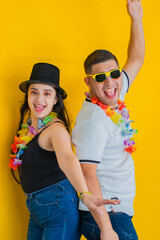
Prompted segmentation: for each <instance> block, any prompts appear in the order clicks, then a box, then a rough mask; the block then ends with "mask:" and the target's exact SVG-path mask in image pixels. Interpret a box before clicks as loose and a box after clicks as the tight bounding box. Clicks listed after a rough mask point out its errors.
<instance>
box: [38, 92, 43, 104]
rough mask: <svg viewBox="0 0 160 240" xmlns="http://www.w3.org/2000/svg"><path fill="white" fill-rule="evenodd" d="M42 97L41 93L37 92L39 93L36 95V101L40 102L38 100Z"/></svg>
mask: <svg viewBox="0 0 160 240" xmlns="http://www.w3.org/2000/svg"><path fill="white" fill-rule="evenodd" d="M42 99H43V94H41V93H39V94H38V95H37V96H36V100H37V101H38V102H40V101H42Z"/></svg>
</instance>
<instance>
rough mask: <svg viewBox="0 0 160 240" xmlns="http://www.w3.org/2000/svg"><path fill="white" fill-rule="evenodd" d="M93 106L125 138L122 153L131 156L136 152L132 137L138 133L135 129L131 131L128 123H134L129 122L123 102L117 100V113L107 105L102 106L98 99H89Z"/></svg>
mask: <svg viewBox="0 0 160 240" xmlns="http://www.w3.org/2000/svg"><path fill="white" fill-rule="evenodd" d="M91 101H92V103H93V104H96V105H98V106H100V107H101V109H102V110H103V111H104V112H105V113H106V115H107V116H109V117H110V118H111V120H112V121H113V122H114V123H115V124H116V125H117V126H118V127H120V128H121V134H122V136H124V137H126V139H125V140H124V146H125V148H124V151H126V152H128V153H130V154H132V153H133V152H135V151H136V145H135V144H136V142H135V140H134V138H133V135H134V134H136V133H137V132H138V130H137V129H132V128H131V125H130V123H131V122H134V121H132V120H131V121H130V120H129V114H128V113H129V111H128V110H127V109H126V105H125V103H124V102H123V101H121V100H118V113H117V112H115V110H114V109H111V107H109V106H108V105H105V104H103V103H102V102H101V101H100V100H99V99H98V98H96V97H94V98H91Z"/></svg>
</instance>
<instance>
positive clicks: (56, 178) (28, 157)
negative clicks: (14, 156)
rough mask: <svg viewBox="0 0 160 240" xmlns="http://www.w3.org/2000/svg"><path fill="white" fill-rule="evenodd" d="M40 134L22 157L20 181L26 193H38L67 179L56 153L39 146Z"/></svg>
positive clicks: (31, 142)
mask: <svg viewBox="0 0 160 240" xmlns="http://www.w3.org/2000/svg"><path fill="white" fill-rule="evenodd" d="M45 129H46V128H45ZM45 129H43V130H45ZM43 130H42V131H43ZM42 131H41V132H42ZM41 132H40V133H41ZM40 133H38V134H37V135H36V136H35V137H34V138H33V139H32V140H31V141H30V142H29V143H28V144H27V149H26V150H25V151H24V154H23V155H22V160H23V161H22V167H21V171H20V172H21V173H20V181H21V186H22V189H23V191H24V192H25V193H32V192H35V191H38V190H40V189H42V188H45V187H48V186H50V185H52V184H55V183H58V182H60V181H62V180H65V179H66V176H65V174H64V173H63V171H62V170H61V169H60V168H59V165H58V162H57V158H56V154H55V152H54V151H47V150H45V149H42V148H41V147H40V146H39V144H38V137H39V135H40Z"/></svg>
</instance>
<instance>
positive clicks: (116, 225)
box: [80, 211, 138, 240]
mask: <svg viewBox="0 0 160 240" xmlns="http://www.w3.org/2000/svg"><path fill="white" fill-rule="evenodd" d="M109 217H110V221H111V224H112V227H113V229H114V231H115V232H116V233H117V234H118V236H119V240H138V237H137V234H136V231H135V228H134V226H133V223H132V218H131V217H130V216H128V215H127V214H125V213H121V212H117V213H114V212H111V213H109ZM80 222H81V233H82V234H83V235H84V236H85V237H86V239H87V240H100V230H99V227H98V225H97V223H96V222H95V220H94V218H93V217H92V215H91V214H90V212H86V211H80Z"/></svg>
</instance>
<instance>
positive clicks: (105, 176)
mask: <svg viewBox="0 0 160 240" xmlns="http://www.w3.org/2000/svg"><path fill="white" fill-rule="evenodd" d="M127 9H128V14H129V15H130V17H131V36H130V41H129V47H128V57H127V61H126V63H125V65H124V67H123V70H121V69H120V68H119V64H118V61H117V59H116V57H115V56H114V55H113V54H112V53H110V52H109V51H106V50H96V51H94V52H93V53H91V54H90V55H89V56H88V57H87V59H86V60H85V63H84V67H85V72H86V75H87V76H86V78H85V82H86V84H87V86H88V87H89V90H90V92H89V93H88V94H87V98H86V100H85V102H84V103H83V106H82V109H81V110H80V112H79V114H78V116H77V119H76V124H75V127H74V129H73V133H72V140H73V144H74V145H75V147H76V153H77V156H78V158H79V159H80V162H81V167H82V170H83V173H84V176H85V179H86V182H87V184H88V188H89V191H90V192H91V193H92V194H94V195H95V196H99V197H102V196H103V198H110V199H114V198H116V199H117V198H118V199H120V200H121V203H120V204H119V205H117V206H111V205H110V206H105V207H101V210H102V212H103V214H102V215H98V214H95V213H92V215H93V216H94V218H93V217H92V215H91V214H90V212H89V211H88V209H87V208H86V207H85V205H84V204H83V202H80V206H79V208H80V214H81V230H82V234H83V235H84V236H85V237H86V238H87V239H88V240H90V239H101V240H117V239H120V240H127V239H128V240H129V239H132V240H137V239H138V237H137V234H136V231H135V229H134V226H133V224H132V220H131V218H132V216H133V214H134V211H133V200H134V196H135V179H134V163H133V160H132V157H131V153H132V152H134V151H135V142H134V138H133V135H134V133H136V130H135V129H132V128H131V125H130V120H129V115H128V111H127V109H126V107H125V104H124V102H122V101H123V100H124V96H125V94H126V92H128V89H129V87H130V85H131V84H132V82H133V80H134V79H135V77H136V75H137V74H138V72H139V70H140V68H141V67H142V64H143V61H144V53H145V46H144V45H145V44H144V34H143V25H142V15H143V11H142V6H141V1H139V0H128V1H127ZM84 194H87V193H84ZM82 197H83V196H82Z"/></svg>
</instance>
